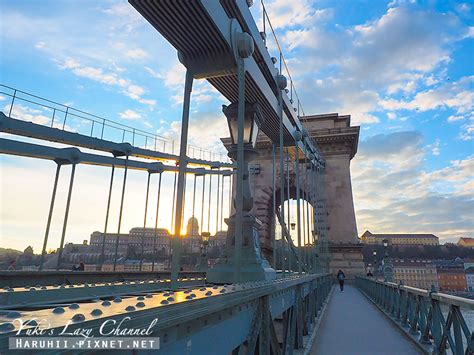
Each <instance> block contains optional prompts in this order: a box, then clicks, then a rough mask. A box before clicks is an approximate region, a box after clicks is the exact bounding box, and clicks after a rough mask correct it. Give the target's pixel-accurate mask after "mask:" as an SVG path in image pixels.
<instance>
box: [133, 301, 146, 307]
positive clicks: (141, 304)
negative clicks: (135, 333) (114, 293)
mask: <svg viewBox="0 0 474 355" xmlns="http://www.w3.org/2000/svg"><path fill="white" fill-rule="evenodd" d="M135 306H137V307H140V308H143V307H145V303H144V302H137V304H136V305H135Z"/></svg>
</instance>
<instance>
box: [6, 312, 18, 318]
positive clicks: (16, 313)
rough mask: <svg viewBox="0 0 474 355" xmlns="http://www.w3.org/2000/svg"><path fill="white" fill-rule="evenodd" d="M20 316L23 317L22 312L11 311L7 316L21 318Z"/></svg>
mask: <svg viewBox="0 0 474 355" xmlns="http://www.w3.org/2000/svg"><path fill="white" fill-rule="evenodd" d="M19 317H21V314H20V312H17V311H11V312H8V313H7V318H19Z"/></svg>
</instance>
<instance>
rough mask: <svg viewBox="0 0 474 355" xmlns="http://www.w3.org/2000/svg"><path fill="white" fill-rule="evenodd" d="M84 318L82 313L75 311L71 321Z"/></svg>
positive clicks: (78, 320) (81, 320) (79, 320)
mask: <svg viewBox="0 0 474 355" xmlns="http://www.w3.org/2000/svg"><path fill="white" fill-rule="evenodd" d="M85 319H86V317H84V315H83V314H82V313H77V314H75V315H74V316H73V317H72V321H73V322H83V321H84V320H85Z"/></svg>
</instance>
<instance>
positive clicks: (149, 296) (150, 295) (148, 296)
mask: <svg viewBox="0 0 474 355" xmlns="http://www.w3.org/2000/svg"><path fill="white" fill-rule="evenodd" d="M145 297H146V298H153V295H152V294H151V293H149V294H147V295H146V296H145Z"/></svg>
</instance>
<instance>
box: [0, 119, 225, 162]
mask: <svg viewBox="0 0 474 355" xmlns="http://www.w3.org/2000/svg"><path fill="white" fill-rule="evenodd" d="M0 132H4V133H9V134H14V135H17V136H23V137H30V138H35V139H42V140H45V141H50V142H55V143H62V144H70V145H74V146H77V147H83V148H88V149H94V150H100V151H103V152H108V153H111V154H113V155H115V156H124V155H127V154H128V155H129V156H135V157H140V158H148V159H155V160H175V161H179V156H177V155H173V154H168V153H162V152H157V151H153V150H150V149H144V148H140V147H135V146H132V145H130V144H129V143H116V142H112V141H107V140H105V139H100V138H95V137H89V136H85V135H82V134H79V133H73V132H68V131H64V130H61V129H57V128H51V127H47V126H44V125H40V124H36V123H33V122H26V121H22V120H18V119H15V118H8V117H7V116H6V115H5V114H4V113H3V112H0ZM124 149H128V151H127V152H125V151H124ZM188 163H189V164H196V165H203V166H211V167H222V168H232V167H233V166H234V165H233V164H232V163H223V162H218V161H208V160H202V159H194V158H188Z"/></svg>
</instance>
